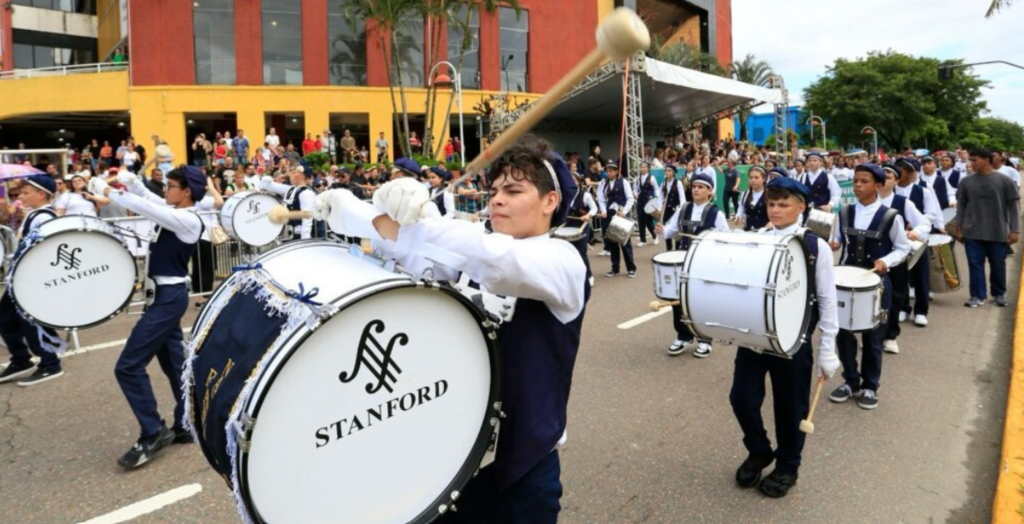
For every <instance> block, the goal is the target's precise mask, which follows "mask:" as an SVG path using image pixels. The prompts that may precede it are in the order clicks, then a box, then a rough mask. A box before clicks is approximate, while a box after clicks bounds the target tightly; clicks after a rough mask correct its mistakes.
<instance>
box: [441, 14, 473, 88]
mask: <svg viewBox="0 0 1024 524" xmlns="http://www.w3.org/2000/svg"><path fill="white" fill-rule="evenodd" d="M451 18H453V19H455V20H458V21H459V24H465V23H466V6H464V5H462V6H459V7H457V8H455V9H453V10H452V13H451ZM465 29H467V30H468V33H469V34H468V39H467V38H466V37H467V35H466V32H464V31H463V27H460V26H459V25H453V24H448V61H449V62H451V63H453V64H455V67H457V68H459V74H461V75H462V87H463V88H466V89H479V88H480V12H479V11H478V10H477V9H474V10H473V11H472V12H471V13H470V16H469V23H468V24H466V25H465ZM460 60H461V61H460Z"/></svg>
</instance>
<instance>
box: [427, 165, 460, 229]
mask: <svg viewBox="0 0 1024 524" xmlns="http://www.w3.org/2000/svg"><path fill="white" fill-rule="evenodd" d="M427 183H428V184H430V200H433V201H434V205H436V206H437V210H438V211H439V212H440V213H441V216H442V217H444V218H455V193H452V192H451V191H449V190H448V178H447V174H446V173H445V172H443V171H441V170H440V169H438V168H436V167H432V168H430V171H428V172H427Z"/></svg>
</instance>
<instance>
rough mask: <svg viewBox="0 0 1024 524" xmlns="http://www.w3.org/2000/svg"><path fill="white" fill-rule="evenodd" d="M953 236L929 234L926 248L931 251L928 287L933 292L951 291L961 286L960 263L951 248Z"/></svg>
mask: <svg viewBox="0 0 1024 524" xmlns="http://www.w3.org/2000/svg"><path fill="white" fill-rule="evenodd" d="M954 245H956V244H954V242H953V237H951V236H949V235H930V236H929V237H928V249H929V251H930V252H931V253H930V258H929V262H930V263H931V270H930V271H929V272H928V287H929V289H931V291H932V292H934V293H952V292H953V291H956V290H958V289H960V288H961V287H963V285H964V283H963V279H962V278H960V265H959V263H958V262H957V260H956V252H955V251H954V250H953V246H954Z"/></svg>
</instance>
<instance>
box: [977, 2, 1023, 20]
mask: <svg viewBox="0 0 1024 524" xmlns="http://www.w3.org/2000/svg"><path fill="white" fill-rule="evenodd" d="M1016 1H1017V0H992V3H991V4H990V5H989V6H988V12H986V13H985V18H990V17H991V16H992V15H994V14H996V13H998V12H999V11H1002V10H1003V9H1006V8H1007V7H1010V5H1011V4H1013V3H1014V2H1016Z"/></svg>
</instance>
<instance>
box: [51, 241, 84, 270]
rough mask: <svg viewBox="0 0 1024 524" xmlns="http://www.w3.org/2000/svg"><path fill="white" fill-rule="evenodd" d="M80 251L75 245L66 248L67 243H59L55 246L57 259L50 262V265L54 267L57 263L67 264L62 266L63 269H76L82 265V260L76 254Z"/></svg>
mask: <svg viewBox="0 0 1024 524" xmlns="http://www.w3.org/2000/svg"><path fill="white" fill-rule="evenodd" d="M81 251H82V248H80V247H76V248H74V249H70V250H69V249H68V245H67V244H61V245H59V246H57V260H54V261H53V262H51V263H50V267H54V266H56V265H57V264H61V263H64V264H67V265H66V266H64V269H65V270H71V269H78V268H79V267H80V266H81V265H82V261H81V260H79V258H78V257H77V256H76V255H78V253H80V252H81Z"/></svg>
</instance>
